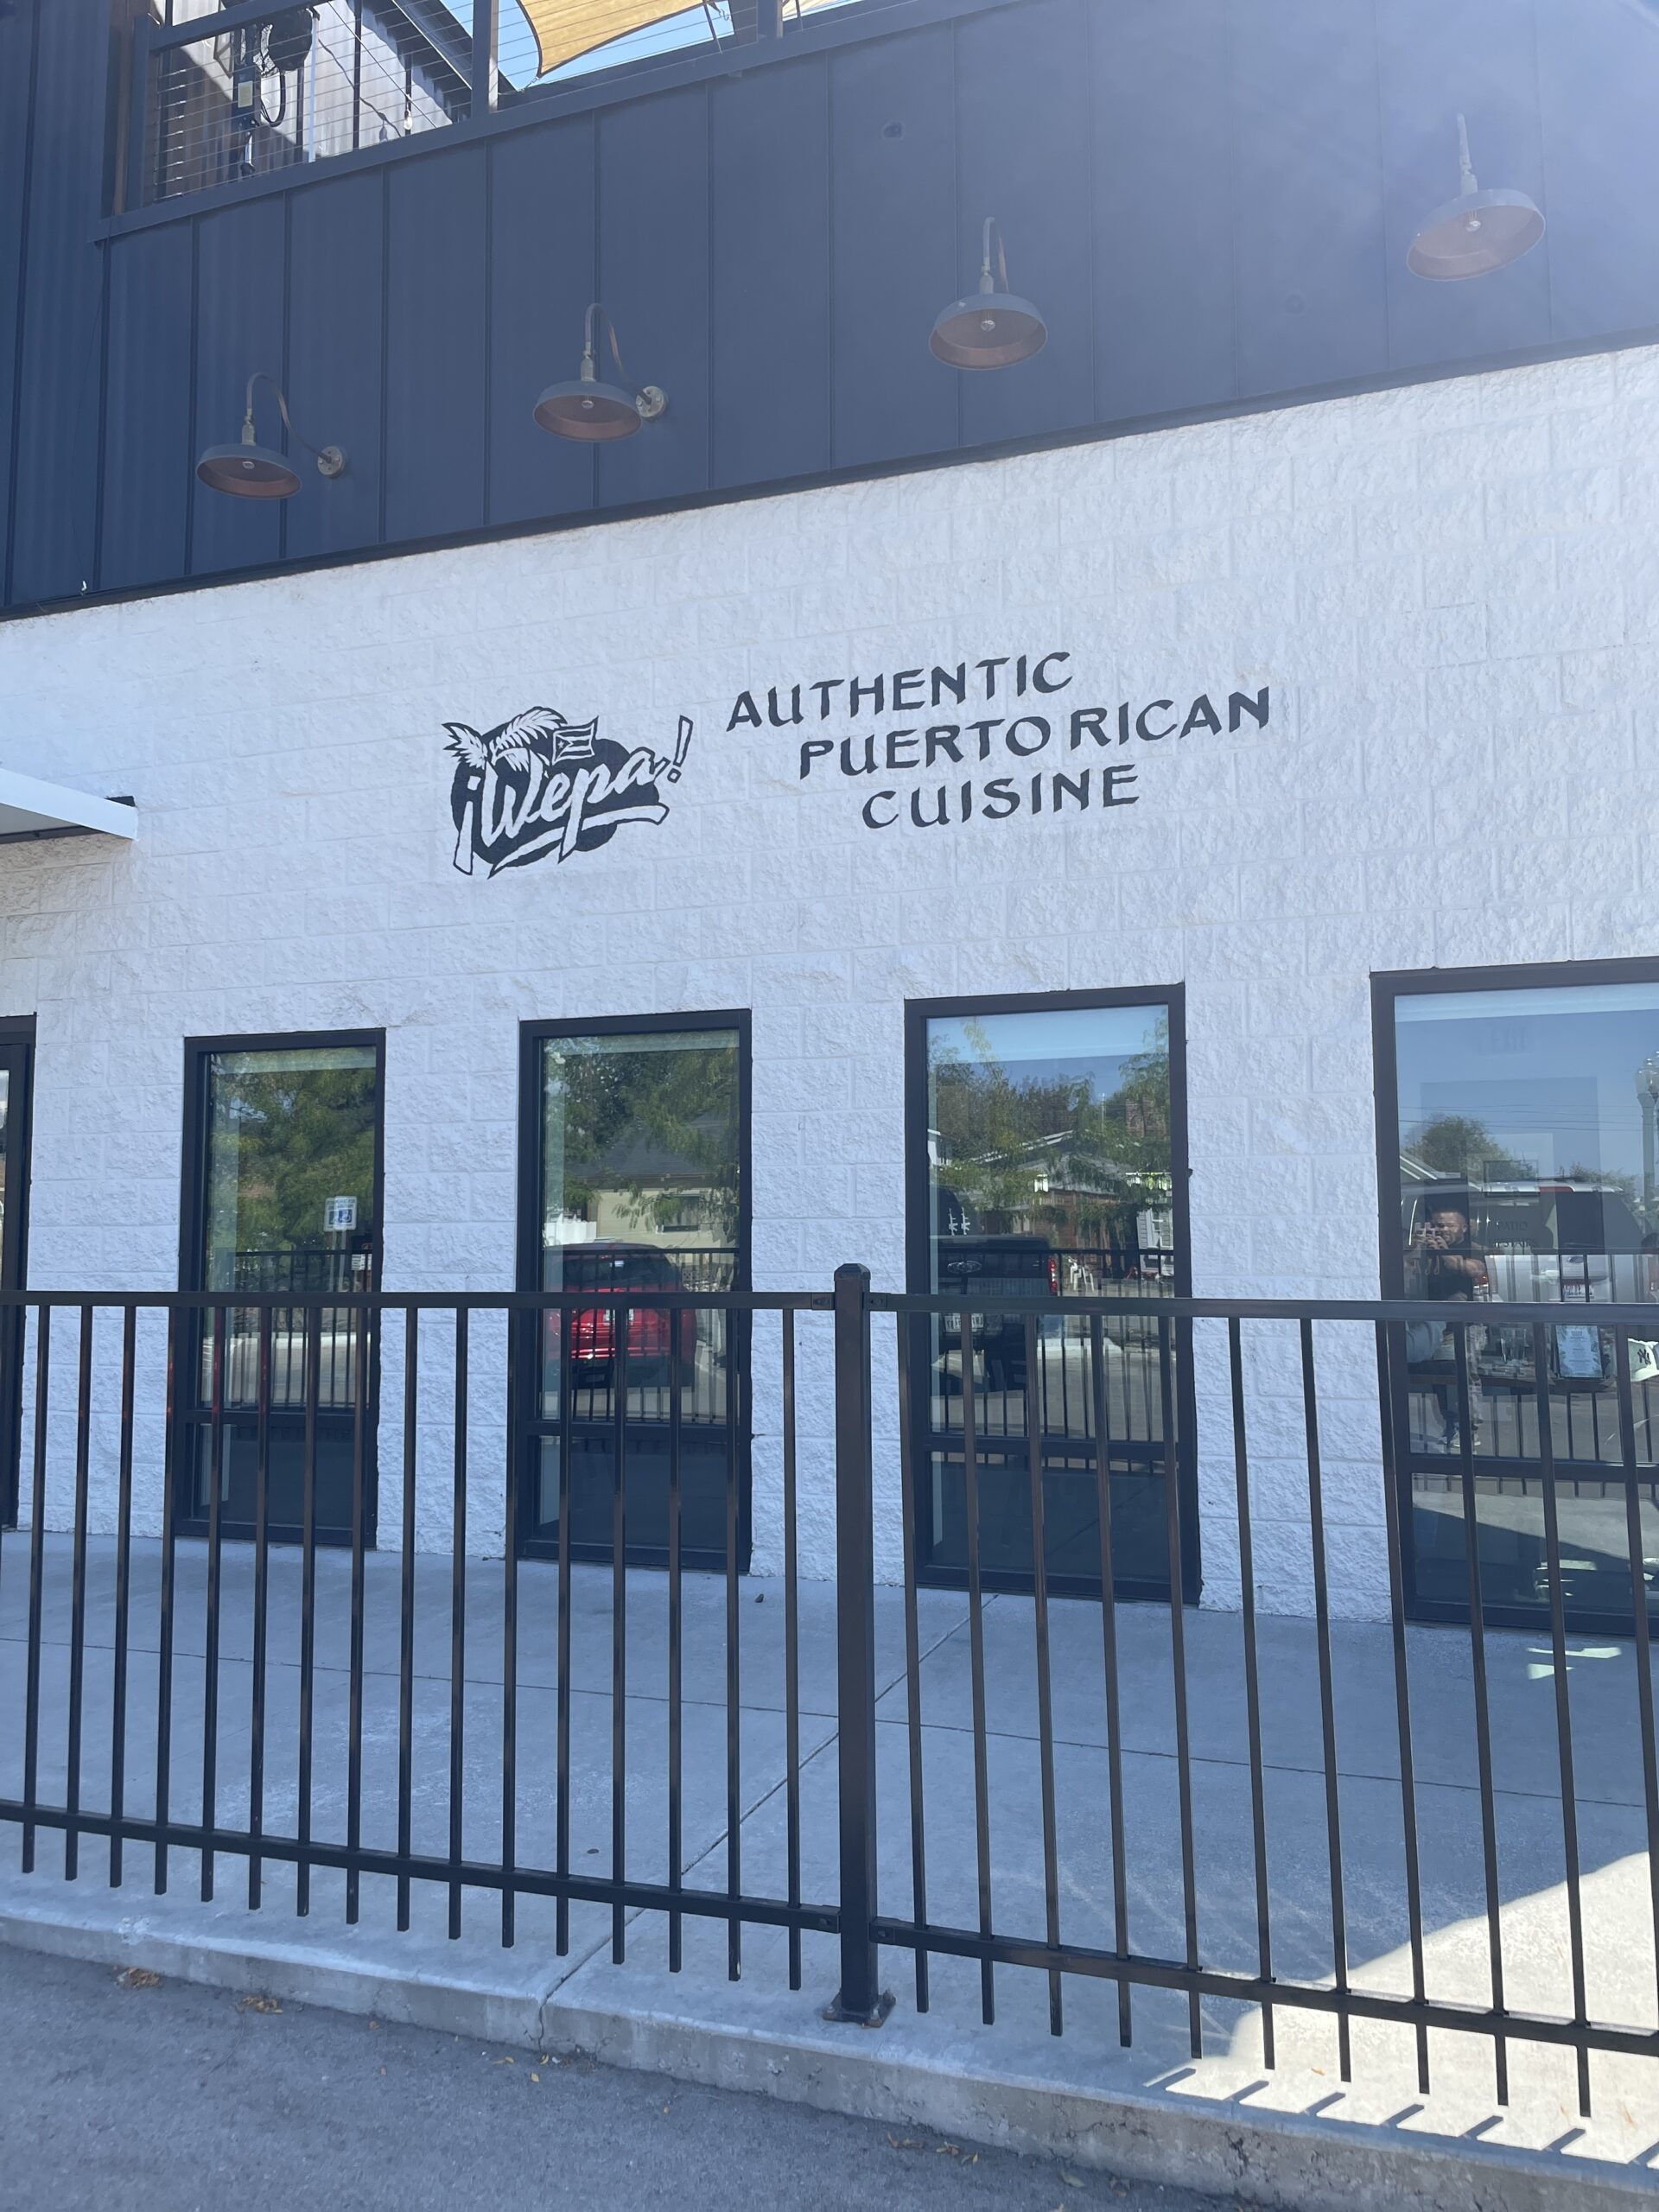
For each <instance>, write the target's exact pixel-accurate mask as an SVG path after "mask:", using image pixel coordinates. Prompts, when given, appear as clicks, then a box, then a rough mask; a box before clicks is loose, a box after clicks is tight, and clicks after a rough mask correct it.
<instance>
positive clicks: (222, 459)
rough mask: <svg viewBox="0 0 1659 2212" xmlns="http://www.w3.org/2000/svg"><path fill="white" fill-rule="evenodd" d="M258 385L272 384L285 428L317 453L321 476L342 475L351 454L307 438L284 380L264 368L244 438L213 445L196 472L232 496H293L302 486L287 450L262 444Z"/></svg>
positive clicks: (254, 379) (245, 416)
mask: <svg viewBox="0 0 1659 2212" xmlns="http://www.w3.org/2000/svg"><path fill="white" fill-rule="evenodd" d="M257 384H268V385H270V388H271V390H272V391H274V392H275V393H276V395H277V408H278V410H280V412H281V415H282V418H283V428H284V429H286V430H287V432H288V434H289V437H290V438H292V439H293V440H294V441H295V442H296V444H299V445H302V446H303V447H304V448H305V449H306V451H307V452H308V454H314V455H315V458H316V463H317V474H318V475H319V476H328V477H334V476H340V475H342V474H344V472H345V467H346V455H345V454H344V453H343V452H342V451H341V449H340V447H339V446H314V445H313V444H312V443H311V441H310V440H309V439H308V438H302V437H301V435H300V434H299V432H298V431H297V430H296V429H295V428H294V423H293V418H292V417H291V416H290V415H289V411H288V399H287V397H286V395H285V394H284V392H283V388H282V386H281V385H279V384H278V383H277V379H276V378H275V377H273V376H267V375H266V373H265V372H264V370H263V369H256V370H255V371H254V372H253V374H252V375H251V377H250V378H248V392H247V399H246V402H245V405H244V408H243V413H242V435H241V437H240V438H239V439H238V442H237V443H236V444H235V445H232V446H209V447H208V448H207V452H206V453H204V454H203V455H202V456H201V459H200V461H198V462H197V463H196V474H197V476H198V477H199V478H200V480H201V481H202V482H203V483H204V484H205V485H206V486H207V488H208V490H209V491H210V492H225V493H228V494H229V495H230V497H231V498H232V499H292V498H293V496H294V494H295V493H296V492H297V491H298V490H299V488H300V473H299V471H298V469H297V468H296V467H295V466H294V463H293V462H292V461H290V460H289V457H288V455H287V454H285V453H278V452H277V450H276V448H274V447H272V446H262V445H261V444H260V443H259V441H258V437H257V433H256V431H255V429H254V423H253V388H254V386H255V385H257Z"/></svg>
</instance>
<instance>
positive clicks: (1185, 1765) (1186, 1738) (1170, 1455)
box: [1148, 1313, 1204, 2058]
mask: <svg viewBox="0 0 1659 2212" xmlns="http://www.w3.org/2000/svg"><path fill="white" fill-rule="evenodd" d="M1157 1321H1158V1369H1159V1381H1158V1389H1159V1419H1160V1423H1161V1425H1162V1428H1163V1443H1164V1524H1165V1534H1166V1541H1167V1546H1168V1551H1169V1661H1170V1681H1171V1687H1172V1688H1173V1694H1174V1703H1175V1774H1176V1787H1177V1793H1178V1796H1179V1806H1180V1821H1181V1904H1182V1911H1183V1916H1184V1919H1185V1928H1186V1953H1185V1956H1186V1964H1187V1966H1188V1967H1190V1968H1191V1969H1192V1970H1193V1971H1194V1972H1195V1973H1196V1971H1197V1969H1198V1869H1197V1862H1196V1855H1195V1850H1194V1844H1193V1833H1192V1742H1191V1735H1190V1731H1189V1727H1188V1717H1187V1706H1186V1619H1185V1608H1184V1605H1183V1599H1184V1597H1185V1592H1184V1591H1183V1588H1182V1572H1181V1569H1182V1560H1181V1497H1180V1482H1179V1473H1178V1467H1179V1462H1178V1459H1177V1456H1176V1438H1175V1378H1174V1336H1173V1331H1172V1329H1171V1327H1170V1323H1169V1317H1168V1315H1167V1314H1165V1313H1160V1314H1159V1316H1158V1317H1157ZM1148 1413H1150V1409H1148ZM1186 2007H1187V2034H1188V2039H1189V2041H1190V2043H1191V2044H1192V2056H1194V2058H1201V2057H1202V2056H1203V2055H1204V2022H1203V2015H1202V2012H1201V2011H1200V2007H1199V2001H1198V1990H1197V1988H1196V1986H1194V1987H1192V1988H1190V1989H1189V1990H1188V1992H1187V2000H1186Z"/></svg>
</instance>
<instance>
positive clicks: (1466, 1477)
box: [1452, 1324, 1510, 2105]
mask: <svg viewBox="0 0 1659 2212" xmlns="http://www.w3.org/2000/svg"><path fill="white" fill-rule="evenodd" d="M1452 1350H1453V1352H1454V1354H1455V1361H1456V1371H1457V1391H1458V1440H1459V1448H1458V1467H1459V1478H1460V1488H1461V1491H1462V1495H1463V1529H1464V1536H1463V1553H1464V1564H1465V1568H1466V1570H1467V1573H1468V1585H1469V1656H1470V1669H1471V1676H1470V1681H1471V1690H1472V1692H1473V1696H1474V1708H1475V1758H1476V1770H1477V1773H1478V1777H1479V1783H1480V1843H1481V1861H1482V1866H1483V1868H1484V1875H1485V1882H1486V1943H1487V1959H1488V1964H1489V1966H1490V1967H1491V1990H1492V2012H1493V2015H1494V2023H1495V2024H1494V2032H1493V2036H1492V2063H1493V2066H1494V2068H1495V2069H1496V2073H1497V2101H1498V2103H1499V2104H1500V2105H1506V2104H1508V2102H1509V2101H1510V2053H1509V2044H1508V2041H1507V2039H1506V2037H1504V2034H1503V2025H1502V2023H1503V1892H1502V1891H1501V1889H1500V1888H1499V1886H1498V1866H1497V1802H1496V1800H1495V1798H1494V1796H1493V1792H1492V1731H1491V1709H1490V1703H1489V1699H1488V1695H1487V1685H1486V1619H1485V1613H1484V1607H1483V1605H1482V1597H1481V1584H1480V1541H1479V1539H1480V1524H1479V1521H1478V1501H1477V1499H1476V1497H1475V1440H1474V1436H1473V1433H1472V1430H1473V1422H1472V1420H1471V1414H1472V1413H1473V1408H1472V1406H1471V1403H1470V1389H1469V1329H1468V1325H1466V1324H1464V1325H1454V1326H1453V1329H1452Z"/></svg>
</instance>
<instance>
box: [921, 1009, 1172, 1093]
mask: <svg viewBox="0 0 1659 2212" xmlns="http://www.w3.org/2000/svg"><path fill="white" fill-rule="evenodd" d="M1164 1020H1165V1016H1164V1014H1163V1012H1162V1009H1161V1008H1160V1007H1144V1006H1114V1007H1055V1008H1052V1009H1050V1010H1047V1011H1034V1012H1032V1013H1029V1014H967V1015H958V1014H952V1015H950V1016H947V1017H945V1018H944V1019H942V1020H932V1021H930V1022H929V1023H928V1026H927V1029H928V1058H929V1059H930V1061H931V1062H932V1063H933V1065H935V1067H936V1068H937V1066H938V1063H939V1062H940V1061H941V1060H959V1061H962V1062H963V1063H965V1064H966V1065H969V1066H976V1065H984V1064H986V1063H988V1062H994V1063H995V1064H996V1065H1000V1066H1001V1068H1002V1070H1003V1071H1004V1072H1005V1073H1006V1074H1007V1077H1008V1078H1009V1080H1010V1081H1011V1082H1014V1083H1015V1084H1045V1083H1052V1082H1055V1081H1057V1080H1060V1079H1065V1080H1068V1081H1071V1082H1076V1081H1077V1080H1078V1079H1079V1078H1086V1079H1087V1081H1088V1082H1089V1084H1090V1090H1091V1091H1092V1093H1093V1095H1094V1096H1095V1097H1096V1098H1109V1097H1110V1096H1112V1094H1113V1092H1114V1091H1116V1090H1118V1089H1119V1088H1120V1087H1121V1085H1122V1080H1123V1067H1124V1063H1125V1062H1126V1061H1128V1060H1129V1059H1132V1058H1135V1056H1136V1055H1137V1054H1140V1053H1142V1052H1154V1051H1160V1050H1162V1049H1163V1034H1162V1032H1163V1027H1164Z"/></svg>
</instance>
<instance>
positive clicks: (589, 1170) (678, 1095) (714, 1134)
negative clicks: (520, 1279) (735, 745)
mask: <svg viewBox="0 0 1659 2212" xmlns="http://www.w3.org/2000/svg"><path fill="white" fill-rule="evenodd" d="M546 1110H547V1116H548V1120H549V1122H550V1125H555V1126H557V1127H558V1128H559V1129H560V1131H561V1135H562V1137H563V1189H562V1190H561V1191H553V1190H550V1192H549V1193H548V1196H549V1198H550V1201H554V1200H556V1201H557V1202H558V1203H559V1204H561V1205H562V1206H563V1210H564V1211H566V1212H567V1213H569V1214H575V1215H579V1216H582V1217H586V1218H588V1219H590V1220H591V1219H594V1218H595V1217H596V1215H597V1209H598V1205H599V1201H600V1199H601V1197H603V1198H609V1199H611V1200H613V1201H616V1200H620V1202H621V1205H622V1208H623V1210H624V1211H625V1212H626V1216H627V1217H628V1218H629V1219H630V1221H631V1223H632V1225H633V1226H634V1227H635V1228H636V1229H637V1230H642V1231H647V1232H652V1233H654V1234H656V1235H658V1236H674V1235H676V1234H685V1233H688V1224H690V1223H692V1222H693V1221H694V1220H695V1223H696V1228H697V1229H698V1230H701V1232H702V1235H704V1236H710V1237H712V1239H713V1240H714V1241H715V1243H720V1244H728V1245H732V1244H735V1243H736V1241H737V1227H738V1205H739V1189H738V1126H737V1084H736V1068H735V1055H734V1051H733V1047H732V1046H731V1045H730V1044H728V1043H726V1042H724V1041H721V1042H719V1043H714V1044H709V1045H697V1046H683V1047H679V1048H677V1049H675V1050H672V1051H665V1052H664V1051H648V1052H630V1051H628V1050H626V1048H619V1049H618V1050H616V1051H614V1052H559V1051H558V1050H557V1049H556V1048H552V1049H550V1051H549V1053H548V1057H547V1066H546Z"/></svg>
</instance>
